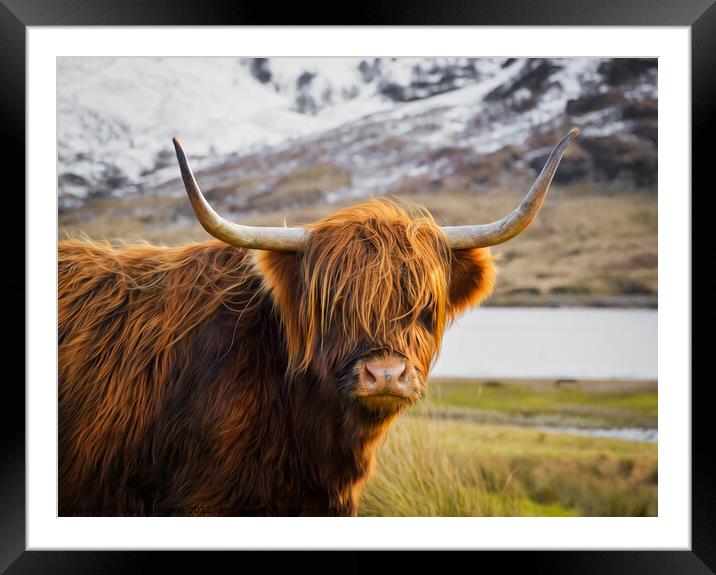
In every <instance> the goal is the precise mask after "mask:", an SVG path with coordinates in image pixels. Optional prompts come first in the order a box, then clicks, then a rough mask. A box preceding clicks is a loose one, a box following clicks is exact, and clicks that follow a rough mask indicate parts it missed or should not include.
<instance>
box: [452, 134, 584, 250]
mask: <svg viewBox="0 0 716 575" xmlns="http://www.w3.org/2000/svg"><path fill="white" fill-rule="evenodd" d="M578 135H579V129H578V128H574V129H573V130H572V131H571V132H569V134H567V135H566V136H565V137H564V138H562V139H561V140H560V141H559V144H557V145H556V146H555V148H554V150H552V153H551V154H550V156H549V159H548V160H547V163H546V164H545V166H544V168H542V172H541V173H540V175H539V176H537V180H536V181H535V183H534V184H533V185H532V189H531V190H530V191H529V193H528V194H527V195H526V196H525V199H524V200H522V203H521V204H520V205H519V206H517V208H516V209H515V210H513V211H512V212H511V213H509V214H507V215H506V216H505V217H504V218H502V219H501V220H498V221H496V222H492V223H491V224H481V225H474V226H447V227H443V228H442V229H443V232H445V235H446V236H447V240H448V244H449V245H450V247H451V248H454V249H467V248H480V247H487V246H494V245H496V244H501V243H502V242H506V241H507V240H510V239H512V238H514V237H515V236H516V235H518V234H519V233H521V232H522V231H523V230H524V229H525V228H526V227H527V226H529V225H530V224H531V223H532V220H534V219H535V216H536V215H537V213H538V212H539V210H540V208H541V207H542V203H543V202H544V198H545V196H546V195H547V191H548V190H549V185H550V183H551V182H552V177H553V176H554V173H555V172H556V171H557V166H559V162H560V160H561V159H562V155H563V154H564V151H565V150H566V149H567V146H569V144H570V143H571V142H572V140H574V139H575V138H576V137H577V136H578Z"/></svg>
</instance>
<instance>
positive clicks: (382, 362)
mask: <svg viewBox="0 0 716 575" xmlns="http://www.w3.org/2000/svg"><path fill="white" fill-rule="evenodd" d="M365 370H366V379H367V380H368V382H367V383H369V384H372V385H374V386H375V387H376V388H378V389H380V388H386V389H389V388H391V387H393V386H395V385H400V384H404V383H405V381H406V379H407V374H406V369H405V361H403V360H400V359H397V358H395V359H393V358H385V359H372V360H370V361H366V362H365Z"/></svg>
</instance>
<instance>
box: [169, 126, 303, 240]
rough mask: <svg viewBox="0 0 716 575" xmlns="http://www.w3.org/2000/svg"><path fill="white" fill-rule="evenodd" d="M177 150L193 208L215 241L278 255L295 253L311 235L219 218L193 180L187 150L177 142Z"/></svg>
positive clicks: (175, 145) (301, 231)
mask: <svg viewBox="0 0 716 575" xmlns="http://www.w3.org/2000/svg"><path fill="white" fill-rule="evenodd" d="M173 141H174V148H175V149H176V152H177V159H178V160H179V168H180V170H181V177H182V180H184V187H185V188H186V193H187V194H188V195H189V201H190V202H191V207H192V208H194V213H195V214H196V217H197V219H198V220H199V223H201V225H202V226H203V227H204V229H205V230H206V231H207V232H209V233H210V234H211V235H212V236H214V237H215V238H217V239H219V240H221V241H223V242H226V243H227V244H231V245H232V246H237V247H240V248H252V249H256V250H274V251H279V252H295V251H298V250H300V249H301V246H302V245H303V243H304V241H305V239H306V237H307V235H308V232H307V231H306V230H305V229H303V228H278V227H252V226H242V225H239V224H235V223H233V222H230V221H229V220H227V219H225V218H222V217H221V216H220V215H219V214H217V213H216V212H215V211H214V210H213V208H212V207H211V206H210V205H209V203H208V202H207V201H206V198H204V195H203V194H202V193H201V190H200V189H199V184H197V183H196V180H195V179H194V174H193V173H192V172H191V168H190V167H189V163H188V162H187V160H186V155H185V154H184V150H182V147H181V144H180V143H179V140H178V139H177V138H174V140H173Z"/></svg>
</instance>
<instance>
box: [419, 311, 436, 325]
mask: <svg viewBox="0 0 716 575" xmlns="http://www.w3.org/2000/svg"><path fill="white" fill-rule="evenodd" d="M420 323H422V324H423V325H424V326H425V327H429V328H432V327H433V309H432V307H430V306H427V307H424V308H423V310H422V311H421V312H420Z"/></svg>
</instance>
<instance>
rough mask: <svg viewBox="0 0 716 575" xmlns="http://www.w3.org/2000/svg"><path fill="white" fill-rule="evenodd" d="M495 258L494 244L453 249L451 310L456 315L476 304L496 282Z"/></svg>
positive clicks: (452, 314) (449, 304) (449, 310)
mask: <svg viewBox="0 0 716 575" xmlns="http://www.w3.org/2000/svg"><path fill="white" fill-rule="evenodd" d="M495 275H496V268H495V259H494V257H493V256H492V254H491V253H490V248H472V249H467V250H452V261H451V270H450V288H449V293H448V313H449V314H450V316H451V317H453V318H454V317H456V316H458V315H460V314H461V313H462V312H464V311H465V310H466V309H467V308H470V307H475V306H477V305H478V304H480V302H482V301H483V300H484V299H485V298H486V297H487V296H489V295H490V294H491V293H492V290H493V288H494V286H495Z"/></svg>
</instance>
